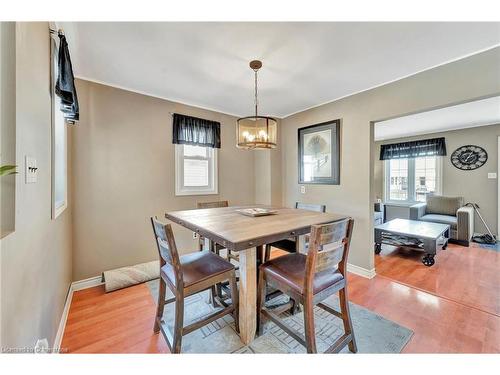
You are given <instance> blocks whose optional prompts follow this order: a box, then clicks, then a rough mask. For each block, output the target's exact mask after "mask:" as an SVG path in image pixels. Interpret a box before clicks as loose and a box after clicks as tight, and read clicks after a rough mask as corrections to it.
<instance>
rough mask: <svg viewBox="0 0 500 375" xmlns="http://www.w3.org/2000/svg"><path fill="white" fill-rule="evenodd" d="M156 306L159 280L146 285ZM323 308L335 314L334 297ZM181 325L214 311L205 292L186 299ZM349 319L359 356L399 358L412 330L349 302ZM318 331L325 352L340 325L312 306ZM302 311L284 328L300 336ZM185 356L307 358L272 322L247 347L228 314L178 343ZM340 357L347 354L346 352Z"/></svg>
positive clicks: (167, 317) (168, 316) (169, 313)
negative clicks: (296, 355) (278, 355)
mask: <svg viewBox="0 0 500 375" xmlns="http://www.w3.org/2000/svg"><path fill="white" fill-rule="evenodd" d="M147 285H148V287H149V290H150V291H151V294H152V295H153V298H154V299H155V301H156V300H157V298H158V297H157V296H158V289H159V280H158V279H157V280H151V281H149V282H147ZM286 298H287V297H285V296H280V297H277V298H275V299H273V300H271V301H269V302H268V303H270V304H271V305H272V304H279V303H282V302H285V301H286ZM325 302H326V304H328V305H330V306H332V307H334V308H335V309H337V310H338V309H339V306H338V297H337V296H332V297H330V298H328V299H327V300H326V301H325ZM185 304H186V305H185V308H184V325H188V324H190V322H192V321H194V320H197V319H199V318H200V317H203V316H206V315H208V314H210V313H211V312H213V311H214V310H215V309H214V308H213V307H212V305H211V304H210V303H209V294H208V292H202V293H199V294H196V295H193V296H190V297H188V298H186V301H185ZM350 307H351V310H350V311H351V318H352V322H353V329H354V334H355V337H356V343H357V346H358V353H400V352H401V350H403V348H404V347H405V345H406V344H407V343H408V341H409V340H410V338H411V336H412V335H413V331H411V330H410V329H408V328H405V327H402V326H400V325H399V324H396V323H394V322H392V321H390V320H388V319H385V318H383V317H381V316H380V315H377V314H375V313H373V312H371V311H370V310H367V309H365V308H363V307H361V306H358V305H356V304H353V303H351V304H350ZM173 310H174V304H173V303H171V304H168V305H166V306H165V312H164V315H163V319H164V321H166V322H167V324H168V325H170V327H171V324H172V323H173V314H174V311H173ZM314 317H315V326H316V345H317V348H318V352H320V353H322V352H324V351H325V350H326V349H327V348H328V347H329V346H330V345H332V344H333V343H334V342H335V340H336V339H337V338H338V337H340V336H341V335H342V334H343V332H344V331H343V329H344V327H343V324H342V320H340V319H339V318H336V317H335V316H333V315H331V314H329V313H327V312H326V311H324V310H322V309H320V308H318V307H316V308H315V311H314ZM303 319H304V315H303V313H302V312H300V313H298V314H295V315H293V316H288V317H286V318H285V320H286V321H287V323H288V324H289V325H290V326H292V327H294V328H295V329H296V330H297V331H298V332H300V333H301V334H303V333H304V323H303V322H304V320H303ZM182 352H183V353H305V352H306V350H305V348H304V347H303V346H302V345H300V344H299V343H298V342H297V341H295V339H293V338H292V337H290V336H289V335H288V334H286V333H285V332H284V331H283V330H281V329H280V328H279V327H277V326H276V325H275V324H274V323H272V322H267V323H266V325H265V329H264V334H263V335H262V336H259V337H257V338H256V339H255V340H254V341H253V342H252V343H251V344H250V345H248V346H245V345H243V344H242V343H241V341H240V338H239V336H238V334H237V333H236V331H235V330H234V320H233V318H232V317H231V316H229V315H226V316H224V317H223V318H221V319H218V320H216V321H215V322H213V323H210V324H208V325H206V326H205V327H202V328H200V329H199V330H196V331H194V332H191V333H190V334H188V335H186V336H184V337H183V339H182ZM342 352H345V353H349V350H348V349H347V348H344V350H343V351H342Z"/></svg>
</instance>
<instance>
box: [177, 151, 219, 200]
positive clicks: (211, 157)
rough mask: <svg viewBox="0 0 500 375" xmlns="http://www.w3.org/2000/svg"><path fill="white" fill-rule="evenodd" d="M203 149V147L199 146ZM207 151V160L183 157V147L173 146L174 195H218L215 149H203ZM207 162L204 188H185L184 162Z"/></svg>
mask: <svg viewBox="0 0 500 375" xmlns="http://www.w3.org/2000/svg"><path fill="white" fill-rule="evenodd" d="M199 147H203V146H199ZM205 148H206V149H207V155H208V157H207V158H203V157H196V156H190V157H186V156H185V155H184V145H183V144H175V195H176V196H186V195H216V194H219V186H218V185H219V184H218V180H219V171H218V161H217V154H218V152H217V149H216V148H212V147H205ZM185 159H191V160H196V159H198V160H208V179H209V184H208V186H207V187H205V186H202V187H200V186H185V185H184V160H185Z"/></svg>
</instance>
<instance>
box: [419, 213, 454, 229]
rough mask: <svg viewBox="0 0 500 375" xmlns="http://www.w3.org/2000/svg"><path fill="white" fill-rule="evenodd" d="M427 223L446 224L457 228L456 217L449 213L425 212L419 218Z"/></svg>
mask: <svg viewBox="0 0 500 375" xmlns="http://www.w3.org/2000/svg"><path fill="white" fill-rule="evenodd" d="M419 220H420V221H426V222H428V223H439V224H448V225H449V226H450V227H451V228H453V229H457V217H456V216H450V215H438V214H427V215H424V216H422V217H420V219H419Z"/></svg>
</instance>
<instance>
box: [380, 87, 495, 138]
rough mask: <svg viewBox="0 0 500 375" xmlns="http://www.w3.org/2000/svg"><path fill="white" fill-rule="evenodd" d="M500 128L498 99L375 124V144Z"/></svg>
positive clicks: (478, 101)
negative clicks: (421, 136) (481, 128)
mask: <svg viewBox="0 0 500 375" xmlns="http://www.w3.org/2000/svg"><path fill="white" fill-rule="evenodd" d="M495 124H500V96H495V97H492V98H488V99H482V100H477V101H473V102H469V103H464V104H459V105H454V106H451V107H446V108H441V109H436V110H433V111H427V112H422V113H417V114H414V115H409V116H403V117H398V118H395V119H392V120H387V121H381V122H377V123H376V124H375V141H383V140H386V139H394V138H401V137H410V136H413V135H421V134H430V133H438V132H443V131H448V130H458V129H465V128H473V127H476V126H485V125H495Z"/></svg>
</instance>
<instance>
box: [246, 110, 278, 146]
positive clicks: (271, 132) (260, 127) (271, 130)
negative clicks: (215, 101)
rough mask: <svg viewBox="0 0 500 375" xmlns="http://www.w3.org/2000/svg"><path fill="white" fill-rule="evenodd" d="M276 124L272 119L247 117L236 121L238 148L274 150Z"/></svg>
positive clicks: (275, 144) (276, 132) (276, 131)
mask: <svg viewBox="0 0 500 375" xmlns="http://www.w3.org/2000/svg"><path fill="white" fill-rule="evenodd" d="M277 134H278V122H277V121H276V120H275V119H274V118H272V117H266V116H249V117H243V118H240V119H238V143H237V146H238V148H244V149H269V148H276V146H277Z"/></svg>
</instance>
